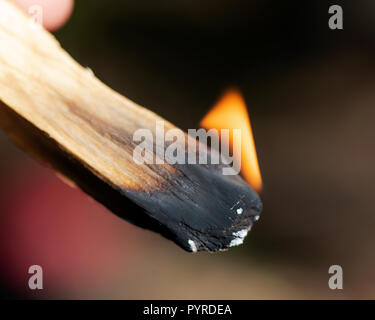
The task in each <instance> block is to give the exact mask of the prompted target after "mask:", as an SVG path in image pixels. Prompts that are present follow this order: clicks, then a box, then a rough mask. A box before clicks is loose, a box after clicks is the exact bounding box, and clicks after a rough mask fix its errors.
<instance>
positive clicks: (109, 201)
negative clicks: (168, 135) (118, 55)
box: [0, 0, 261, 251]
mask: <svg viewBox="0 0 375 320" xmlns="http://www.w3.org/2000/svg"><path fill="white" fill-rule="evenodd" d="M0 102H2V103H0V105H1V106H0V122H1V125H2V127H3V128H4V129H5V130H6V132H8V134H9V135H10V136H11V137H12V138H13V140H15V141H16V142H17V143H18V144H19V145H21V146H22V147H23V148H24V149H25V150H27V151H29V152H31V153H33V154H34V155H36V156H38V157H40V158H42V159H43V160H44V161H47V162H48V163H51V164H52V165H53V167H54V168H55V169H56V170H58V171H60V172H62V173H63V174H64V175H66V176H67V177H69V178H70V179H71V180H73V181H74V182H75V183H76V184H77V185H78V186H79V187H80V188H82V189H83V190H84V191H85V192H87V193H88V194H90V195H91V196H93V197H94V198H95V199H96V200H98V201H100V202H101V203H103V204H104V205H105V206H107V207H108V208H110V209H111V210H112V211H113V212H115V213H116V214H118V215H119V216H121V217H123V218H125V219H127V220H129V221H131V222H133V223H135V224H137V225H139V226H142V227H145V228H149V229H152V230H154V231H157V232H160V233H161V234H163V235H164V236H166V237H167V238H169V239H172V240H174V241H175V242H176V243H177V244H179V245H180V246H181V247H183V248H184V249H186V250H188V251H199V250H210V251H217V250H222V249H225V248H227V247H229V246H232V245H235V244H239V243H240V242H242V240H243V238H244V236H245V235H246V234H247V231H248V230H249V229H250V227H251V226H252V224H253V222H254V220H256V217H257V216H258V215H259V213H260V210H261V202H260V200H259V197H258V195H257V194H256V193H255V192H254V191H253V190H252V189H251V188H250V187H249V186H248V185H247V184H246V183H245V182H244V181H243V180H242V179H241V178H240V177H239V176H223V175H222V170H220V168H221V166H217V165H216V166H214V165H170V164H167V163H166V164H160V165H147V164H142V165H139V164H136V163H135V161H134V160H133V150H134V147H135V144H134V142H133V140H132V138H133V134H134V132H135V131H136V130H137V129H140V128H144V129H149V130H150V131H151V132H153V134H155V124H156V122H157V121H164V122H165V126H166V130H168V129H172V128H175V127H174V126H173V125H172V124H170V123H169V122H166V121H165V120H163V119H162V118H160V117H159V116H157V115H156V114H155V113H153V112H151V111H149V110H147V109H145V108H143V107H140V106H138V105H136V104H135V103H134V102H132V101H130V100H129V99H127V98H125V97H123V96H121V95H120V94H118V93H116V92H114V91H113V90H112V89H110V88H109V87H107V86H106V85H104V84H103V83H102V82H100V81H99V80H98V79H97V78H95V76H94V75H93V73H92V72H91V71H89V70H88V69H85V68H83V67H82V66H80V65H79V64H78V63H77V62H75V61H74V60H73V59H72V58H71V57H70V56H69V55H68V53H66V52H65V51H64V50H63V49H61V47H60V45H59V43H58V42H57V41H56V39H55V38H54V37H53V36H52V35H51V34H50V33H48V32H47V31H45V30H44V29H43V28H42V27H40V26H37V25H36V24H35V23H33V22H32V21H31V19H30V18H29V17H27V16H26V15H25V14H24V13H22V12H20V11H19V9H18V8H16V7H15V6H14V5H13V4H12V3H11V2H9V1H8V0H0ZM188 139H191V137H190V138H188V137H187V140H188ZM151 150H152V149H151ZM208 152H209V151H208ZM129 200H130V201H129ZM141 208H142V209H141ZM140 209H141V210H140ZM238 209H241V211H238ZM238 212H241V214H238Z"/></svg>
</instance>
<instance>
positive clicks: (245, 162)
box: [200, 89, 262, 192]
mask: <svg viewBox="0 0 375 320" xmlns="http://www.w3.org/2000/svg"><path fill="white" fill-rule="evenodd" d="M200 125H201V126H202V127H203V128H205V129H207V130H208V129H216V130H219V132H220V130H221V129H229V130H230V141H231V146H232V148H233V145H232V143H233V141H234V140H233V129H240V130H241V149H240V150H241V155H236V154H235V155H234V156H236V157H237V159H241V174H242V175H243V177H244V179H245V180H246V181H247V182H248V183H249V184H250V185H251V186H252V187H253V189H254V190H255V191H257V192H259V191H261V190H262V176H261V173H260V169H259V163H258V157H257V152H256V149H255V142H254V137H253V132H252V129H251V123H250V117H249V114H248V112H247V108H246V104H245V101H244V99H243V97H242V95H241V93H240V92H239V91H238V90H236V89H230V90H228V91H227V92H226V93H225V94H224V96H223V97H222V98H221V99H220V100H219V102H218V103H217V104H216V105H215V106H214V107H213V108H212V109H211V111H209V112H208V114H207V115H206V116H205V117H204V118H203V119H202V121H201V123H200ZM234 150H236V149H234Z"/></svg>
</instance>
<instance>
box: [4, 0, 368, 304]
mask: <svg viewBox="0 0 375 320" xmlns="http://www.w3.org/2000/svg"><path fill="white" fill-rule="evenodd" d="M333 4H339V5H342V7H343V10H344V30H335V31H332V30H330V29H329V28H328V19H329V16H330V15H329V14H328V8H329V6H330V5H333ZM374 17H375V3H374V2H373V1H370V0H369V1H362V0H361V1H338V0H335V1H303V2H302V1H294V0H289V1H276V0H254V1H240V0H215V1H213V0H207V1H204V2H202V1H188V0H174V1H170V0H168V1H167V0H160V1H151V0H141V1H127V0H126V1H114V0H107V1H99V0H91V1H89V2H88V1H80V0H78V1H76V4H75V9H74V13H73V16H72V18H71V20H70V21H69V22H68V23H67V25H66V26H65V27H64V28H63V29H61V30H59V31H58V32H57V33H56V34H55V35H56V37H57V38H58V40H59V41H61V44H62V46H63V47H64V48H65V49H66V50H67V51H68V52H69V53H70V54H71V55H72V56H73V57H74V58H75V59H76V60H77V61H78V62H80V63H81V64H82V65H84V66H87V67H90V68H91V69H92V70H93V72H94V73H95V74H96V76H98V77H99V78H100V79H101V80H102V81H104V82H105V83H106V84H108V85H109V86H111V87H112V88H114V89H115V90H117V91H119V92H120V93H122V94H124V95H125V96H127V97H128V98H130V99H132V100H134V101H135V102H137V103H138V104H140V105H143V106H145V107H147V108H149V109H151V110H153V111H155V112H156V113H158V114H160V115H161V116H163V117H164V118H166V119H168V120H169V121H171V122H172V123H174V124H176V125H178V126H179V127H181V128H183V129H188V128H195V127H198V123H199V120H200V119H201V118H202V117H203V116H204V114H205V113H206V112H207V111H208V110H209V108H210V107H211V106H212V105H213V104H214V103H215V102H216V100H217V98H218V97H219V96H220V94H221V93H222V92H223V90H225V89H226V88H227V87H228V86H232V85H236V86H237V87H239V88H240V89H241V91H242V92H243V94H244V97H245V99H246V102H247V105H248V109H249V113H250V115H251V118H252V125H253V128H254V134H255V141H256V145H257V150H258V155H259V160H260V166H261V170H262V175H263V179H264V186H265V188H264V190H263V192H262V195H261V196H262V198H263V202H264V212H263V214H262V218H261V221H260V222H259V223H258V224H257V225H256V227H254V228H253V231H252V232H251V234H250V235H249V237H248V238H247V240H246V242H245V245H243V246H241V247H238V248H234V249H232V250H230V251H228V252H225V253H219V254H205V253H203V254H197V255H191V254H188V253H185V252H183V251H182V250H181V249H179V248H178V247H176V246H175V245H174V244H173V243H171V242H169V241H167V240H164V239H162V238H161V237H160V236H159V235H157V234H153V233H151V232H148V231H145V230H142V229H138V228H136V227H133V226H131V225H129V224H128V223H126V222H123V221H121V220H120V219H119V218H117V217H115V216H114V215H112V214H111V213H109V212H107V211H106V209H104V208H102V207H101V206H100V205H98V204H96V203H95V202H94V201H93V200H91V199H89V198H88V197H87V196H86V195H84V194H83V193H82V192H81V191H79V190H76V189H72V188H70V187H69V186H67V185H66V184H63V183H62V182H61V181H60V180H59V179H58V178H57V177H56V175H55V173H54V172H53V171H52V170H50V169H48V168H46V167H44V166H43V165H41V164H39V163H37V162H35V161H34V160H32V159H31V158H29V156H28V155H26V154H25V153H23V152H21V151H19V150H18V149H17V148H16V147H14V146H13V144H12V143H11V142H10V141H9V140H8V138H7V137H6V136H5V135H4V134H2V133H1V136H0V155H1V157H0V175H1V180H0V238H1V239H0V240H1V244H0V272H1V273H0V279H2V283H3V285H2V288H3V289H2V295H3V297H8V298H9V297H18V298H19V297H26V298H130V299H148V298H149V299H151V298H162V299H163V298H174V299H183V298H186V299H189V298H193V299H194V298H196V299H199V298H204V299H231V298H236V299H252V298H255V299H263V298H282V299H287V298H297V299H299V298H322V299H325V298H375V272H374V270H375V253H374V250H373V243H374V240H375V233H374V227H375V215H374V213H375V204H374V200H373V199H374V196H373V192H374V190H375V169H374V163H375V149H374V141H375V129H374V120H375V109H374V107H373V105H374V103H375V90H374V89H375V63H374V62H373V61H374V59H373V57H374V55H375V46H374V45H375V22H374V21H375V19H374ZM38 221H39V222H38ZM40 221H41V222H40ZM31 264H40V265H43V266H45V290H43V291H41V292H32V291H30V290H29V289H28V288H27V279H28V276H29V275H28V274H27V266H29V265H31ZM334 264H339V265H341V266H342V267H343V270H344V290H341V291H337V290H336V291H332V290H330V289H329V287H328V278H329V275H328V268H329V266H330V265H334Z"/></svg>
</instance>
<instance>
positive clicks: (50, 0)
mask: <svg viewBox="0 0 375 320" xmlns="http://www.w3.org/2000/svg"><path fill="white" fill-rule="evenodd" d="M13 1H14V2H15V3H17V4H18V5H19V6H20V7H21V8H22V9H23V10H24V11H25V12H27V13H28V14H30V15H34V14H35V15H36V14H39V15H41V16H40V17H36V18H37V19H38V21H42V23H43V26H44V27H45V28H46V29H47V30H49V31H56V30H57V29H59V28H61V27H62V26H63V25H64V24H65V23H66V22H67V21H68V20H69V18H70V16H71V14H72V12H73V8H74V0H13ZM35 6H40V8H41V10H40V11H36V10H35V11H34V10H32V8H35Z"/></svg>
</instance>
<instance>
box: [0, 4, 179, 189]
mask: <svg viewBox="0 0 375 320" xmlns="http://www.w3.org/2000/svg"><path fill="white" fill-rule="evenodd" d="M0 100H2V101H3V102H4V103H5V104H6V105H7V106H9V107H10V108H12V109H13V110H14V111H16V112H17V113H18V114H19V115H21V116H22V117H23V118H25V119H26V120H28V121H29V122H31V123H32V124H34V125H35V126H36V127H37V128H39V129H40V130H41V131H43V132H45V133H47V134H48V135H49V136H50V137H51V138H52V139H53V140H55V141H56V142H57V143H59V144H60V145H61V146H62V147H64V148H65V149H66V150H69V152H71V153H72V154H74V155H75V156H76V157H77V158H78V159H80V160H81V161H83V162H84V163H86V165H87V166H89V167H90V168H92V169H94V170H95V171H96V172H99V173H100V174H101V175H102V176H104V177H105V178H106V179H108V180H109V181H110V182H112V183H113V184H115V185H118V186H121V187H126V188H133V189H139V188H142V189H143V188H146V187H150V188H153V187H155V186H157V184H158V181H159V177H158V176H157V175H156V174H155V173H154V172H153V171H152V170H151V169H150V168H148V167H147V166H146V165H144V166H143V168H142V170H139V165H137V164H135V163H134V161H133V159H132V156H133V151H132V149H130V148H125V147H124V146H126V145H129V142H130V141H126V139H127V138H131V137H132V136H133V133H134V131H135V130H136V129H138V128H148V129H150V130H153V128H154V127H155V121H156V120H158V119H160V120H161V118H159V117H158V116H157V115H156V114H154V113H152V112H151V111H149V110H147V109H145V108H142V107H140V106H138V105H136V104H135V103H133V102H132V101H130V100H129V99H127V98H125V97H123V96H121V95H119V94H118V93H116V92H114V91H113V90H112V89H110V88H109V87H107V86H106V85H104V84H103V83H102V82H100V81H99V80H98V79H97V78H96V77H95V76H94V75H93V73H92V71H91V70H89V69H86V68H83V67H82V66H80V65H79V64H78V63H76V62H75V61H74V60H73V59H72V58H71V57H70V56H69V55H68V54H67V53H66V52H65V51H63V50H62V49H61V47H60V45H59V43H58V42H57V41H56V40H55V38H54V37H53V36H52V35H51V34H49V33H48V32H47V31H45V30H44V29H43V28H41V27H40V26H39V25H37V24H35V23H34V22H32V20H31V19H30V18H29V17H27V16H26V15H25V14H23V13H22V12H20V11H19V10H17V9H15V8H14V5H13V4H11V3H9V2H8V1H0ZM167 125H168V126H172V125H171V124H168V123H167ZM104 128H105V129H104ZM103 130H105V131H106V132H103ZM111 132H112V133H113V135H115V136H111V135H110V133H111ZM119 132H122V134H121V137H119V134H118V133H119ZM116 136H117V137H116ZM116 138H117V139H116ZM141 172H142V173H146V174H145V175H140V174H139V173H141Z"/></svg>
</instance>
